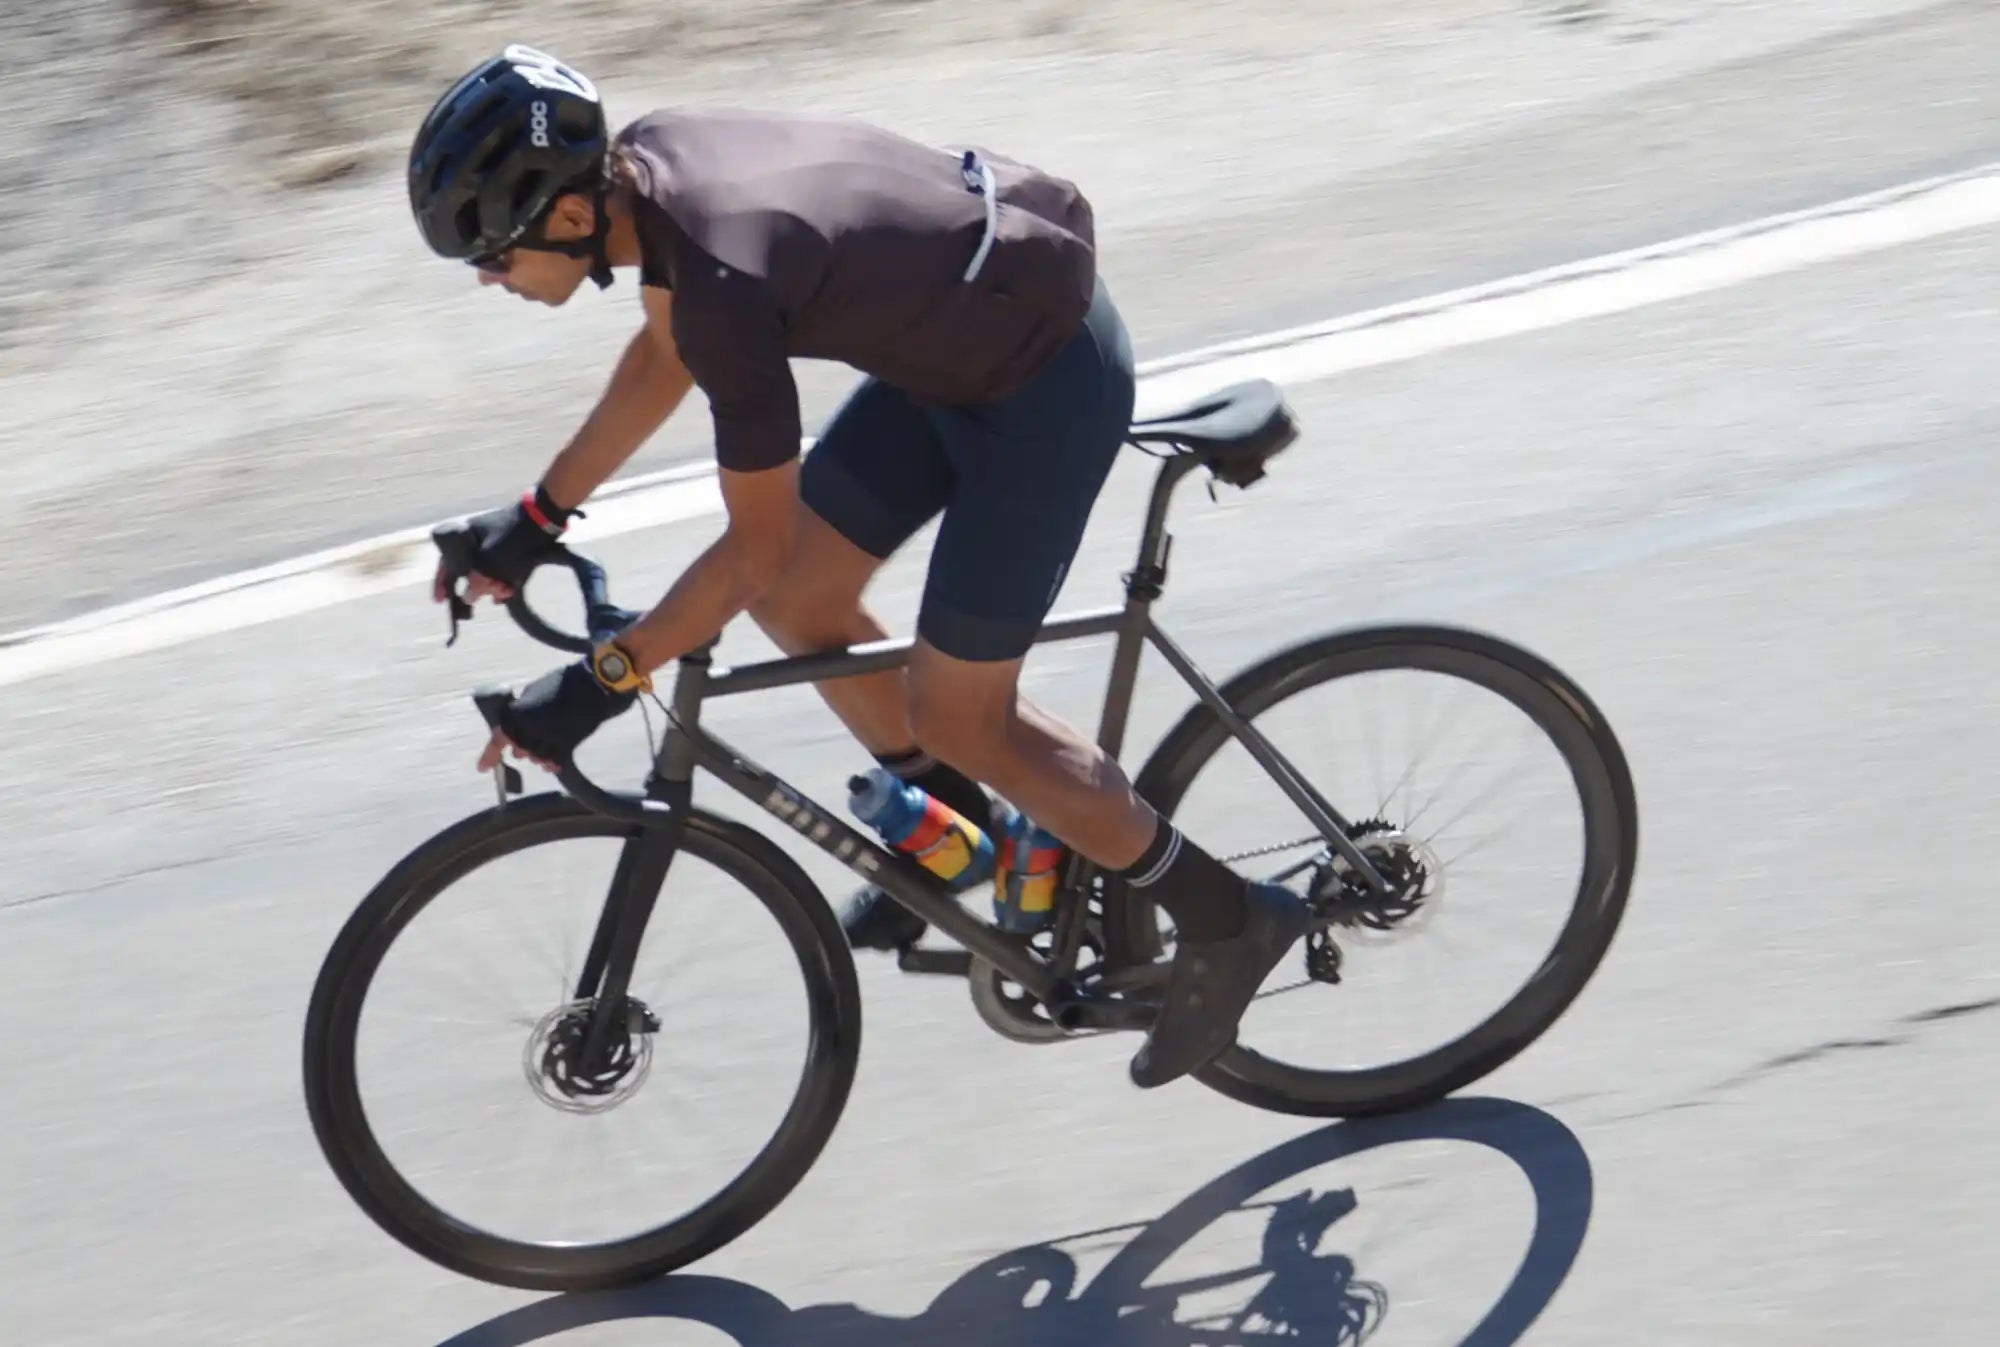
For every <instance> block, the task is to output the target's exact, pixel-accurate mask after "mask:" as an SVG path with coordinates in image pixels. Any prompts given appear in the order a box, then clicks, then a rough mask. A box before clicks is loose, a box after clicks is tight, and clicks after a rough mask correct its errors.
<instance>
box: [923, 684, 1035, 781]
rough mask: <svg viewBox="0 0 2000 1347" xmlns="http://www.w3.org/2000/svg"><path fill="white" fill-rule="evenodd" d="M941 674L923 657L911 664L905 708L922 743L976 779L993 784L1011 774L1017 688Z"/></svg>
mask: <svg viewBox="0 0 2000 1347" xmlns="http://www.w3.org/2000/svg"><path fill="white" fill-rule="evenodd" d="M936 672H937V671H936V670H934V669H930V668H927V667H925V665H924V663H923V662H922V661H918V662H916V663H914V664H913V665H912V667H911V677H910V682H909V701H908V704H907V706H906V707H905V710H906V711H907V713H908V715H909V720H910V729H911V731H912V732H913V733H914V734H915V735H916V740H917V742H918V743H919V744H920V745H922V746H923V749H924V751H925V752H926V753H929V754H930V755H931V756H932V757H934V758H938V759H941V760H943V761H945V762H948V763H950V764H951V765H952V766H953V767H956V768H957V769H958V770H959V771H961V772H964V773H965V774H966V775H967V776H970V777H972V778H974V779H975V780H979V781H985V782H988V783H991V782H994V781H996V780H998V779H999V778H1001V777H1003V776H1005V775H1006V765H1007V763H1008V761H1009V760H1010V758H1011V757H1012V755H1013V752H1014V747H1013V741H1012V736H1011V733H1010V731H1011V724H1010V722H1011V721H1012V718H1013V707H1014V693H1013V688H1012V687H1011V686H1007V687H1004V688H1003V687H990V688H989V687H982V686H978V685H976V684H973V685H968V682H967V681H966V680H952V679H947V678H941V677H938V676H936Z"/></svg>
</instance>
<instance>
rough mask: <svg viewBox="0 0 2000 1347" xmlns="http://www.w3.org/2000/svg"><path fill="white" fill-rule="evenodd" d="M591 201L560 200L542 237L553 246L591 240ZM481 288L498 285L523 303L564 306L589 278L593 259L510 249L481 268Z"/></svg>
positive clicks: (483, 264)
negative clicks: (521, 299) (518, 297)
mask: <svg viewBox="0 0 2000 1347" xmlns="http://www.w3.org/2000/svg"><path fill="white" fill-rule="evenodd" d="M592 220H593V217H592V215H591V209H590V201H589V199H588V198H586V197H582V196H578V195H573V194H572V195H569V196H563V197H559V198H557V200H556V203H555V205H554V206H552V207H551V208H550V210H549V214H548V217H547V218H546V219H545V220H544V221H543V222H542V225H541V228H540V233H541V235H542V237H544V238H546V239H548V240H549V241H550V242H552V243H573V242H576V241H577V240H579V239H586V238H589V237H590V227H591V224H592ZM478 271H479V283H480V284H481V285H498V286H502V287H504V288H505V289H506V290H507V291H508V292H509V293H511V294H516V295H519V296H520V297H521V298H523V299H531V300H534V301H535V302H536V303H538V304H547V305H548V306H550V307H551V308H554V307H557V306H559V305H562V304H565V303H567V302H568V301H569V297H570V296H571V295H573V294H575V293H576V288H577V287H578V286H579V285H582V284H583V280H584V277H586V276H588V275H589V274H590V259H589V258H587V257H565V256H563V255H562V254H561V253H553V252H548V251H546V250H543V249H540V248H509V249H508V250H507V251H506V252H504V253H501V254H500V255H499V256H498V257H495V258H491V259H489V260H486V261H485V262H483V263H482V264H480V265H479V267H478Z"/></svg>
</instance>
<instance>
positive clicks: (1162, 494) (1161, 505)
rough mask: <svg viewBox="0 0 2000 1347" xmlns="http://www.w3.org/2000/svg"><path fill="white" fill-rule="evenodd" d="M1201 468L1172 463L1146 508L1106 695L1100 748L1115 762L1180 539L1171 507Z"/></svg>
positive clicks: (1164, 467)
mask: <svg viewBox="0 0 2000 1347" xmlns="http://www.w3.org/2000/svg"><path fill="white" fill-rule="evenodd" d="M1194 467H1195V460H1194V459H1192V458H1188V457H1175V458H1171V459H1168V460H1167V461H1166V462H1165V463H1163V464H1161V465H1160V471H1159V474H1158V475H1157V476H1156V477H1155V478H1154V479H1153V494H1152V499H1151V500H1150V501H1149V502H1148V503H1147V506H1146V527H1145V531H1144V532H1143V533H1142V534H1141V536H1140V539H1139V559H1138V561H1137V563H1136V564H1135V565H1134V566H1133V567H1132V569H1131V570H1130V571H1127V572H1126V573H1125V617H1124V620H1123V621H1122V622H1121V623H1120V624H1119V627H1118V645H1117V648H1116V649H1115V650H1114V651H1113V653H1112V656H1111V679H1110V682H1109V683H1108V684H1107V685H1106V687H1105V691H1104V715H1103V717H1102V719H1101V720H1100V722H1099V725H1098V732H1097V746H1098V747H1099V748H1101V749H1103V750H1104V751H1105V753H1106V754H1108V755H1109V756H1110V757H1112V758H1114V759H1115V758H1117V757H1118V755H1119V754H1120V753H1122V752H1123V751H1124V749H1125V730H1126V726H1127V725H1128V724H1129V723H1130V720H1131V715H1132V693H1133V690H1134V688H1135V686H1136V685H1137V683H1138V678H1139V657H1140V656H1141V655H1142V654H1144V653H1145V647H1146V629H1147V625H1148V622H1149V618H1148V614H1149V613H1150V612H1151V610H1152V606H1153V600H1155V599H1157V598H1159V597H1160V594H1161V593H1162V591H1163V590H1164V589H1165V588H1166V583H1167V557H1168V554H1169V553H1171V552H1172V551H1173V544H1174V538H1173V535H1172V534H1171V533H1169V532H1167V506H1168V504H1169V502H1170V501H1171V499H1172V497H1173V494H1174V488H1175V487H1176V486H1178V485H1179V484H1180V480H1181V478H1183V477H1185V476H1187V474H1188V473H1189V472H1190V471H1192V470H1193V469H1194Z"/></svg>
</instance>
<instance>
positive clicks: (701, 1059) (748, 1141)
mask: <svg viewBox="0 0 2000 1347" xmlns="http://www.w3.org/2000/svg"><path fill="white" fill-rule="evenodd" d="M648 836H649V835H648V834H647V833H646V831H645V830H643V829H641V828H639V827H637V826H635V825H632V824H629V823H624V822H621V821H617V820H613V819H608V818H605V817H604V816H602V815H598V814H595V813H592V812H590V811H589V810H587V809H586V808H584V807H583V806H582V805H579V804H577V803H576V802H575V801H573V800H571V799H569V798H568V797H567V796H564V795H560V794H551V795H541V796H536V797H533V798H530V799H526V800H521V801H517V802H515V803H512V804H509V805H507V806H505V807H504V808H497V809H493V810H489V811H487V812H485V813H483V814H479V815H475V816H474V817H472V818H470V819H467V820H466V821H465V822H463V823H460V824H458V825H455V826H454V827H451V828H448V829H446V830H445V831H444V832H442V833H440V834H439V835H438V836H436V837H434V838H433V839H431V840H430V841H428V842H426V843H425V844H424V845H422V846H420V847H419V848H417V850H416V851H414V852H413V853H411V855H410V856H409V857H407V858H406V859H405V860H404V861H403V862H402V863H401V864H400V865H398V866H397V867H396V868H395V869H394V870H393V871H391V872H390V874H389V875H388V876H386V877H385V878H384V879H383V880H382V882H381V883H380V884H378V885H377V886H376V888H375V890H374V891H373V892H372V893H370V894H369V895H368V896H367V898H366V899H364V900H363V901H362V903H361V905H360V906H359V907H358V908H357V909H356V910H355V912H354V914H353V915H352V917H350V918H349V919H348V921H347V924H346V925H345V927H344V928H343V929H342V930H341V932H340V934H339V937H338V938H337V939H336V940H335V942H334V944H333V947H332V949H331V950H330V952H329V953H328V955H327V957H326V960H325V962H324V964H323V966H322V968H321V970H320V974H319V979H318V982H317V984H316V985H315V987H314V989H313V995H312V1002H311V1007H310V1009H309V1011H308V1014H307V1018H306V1032H305V1045H304V1069H305V1094H306V1105H307V1110H308V1112H309V1114H310V1115H311V1118H312V1123H313V1130H314V1132H315V1134H316V1135H317V1137H318V1139H319V1144H320V1147H321V1150H322V1151H323V1152H324V1154H325V1156H326V1159H327V1162H328V1164H329V1165H330V1166H331V1167H332V1169H333V1172H334V1174H335V1175H336V1176H337V1177H338V1178H339V1180H340V1182H341V1184H342V1185H343V1186H344V1187H345V1188H346V1189H347V1192H348V1193H349V1195H350V1196H352V1197H353V1199H354V1200H355V1202H356V1203H357V1204H358V1205H359V1206H360V1207H361V1209H362V1210H363V1211H364V1212H366V1213H367V1214H368V1215H369V1216H370V1217H371V1218H373V1219H374V1220H375V1222H376V1223H377V1224H379V1225H380V1226H381V1227H382V1228H383V1229H384V1230H386V1231H387V1232H388V1233H389V1234H390V1235H392V1236H394V1237H395V1238H396V1239H398V1240H400V1241H401V1242H402V1243H403V1244H405V1245H407V1246H408V1247H409V1248H411V1249H412V1250H414V1251H416V1252H417V1253H418V1254H421V1255H422V1256H423V1257H425V1258H428V1259H430V1260H431V1261H433V1262H435V1263H438V1264H439V1265H441V1266H443V1267H446V1268H449V1269H451V1270H453V1271H455V1272H459V1273H461V1274H464V1275H466V1276H470V1277H475V1278H478V1279H480V1280H482V1281H489V1282H494V1283H497V1284H500V1285H504V1286H515V1287H523V1288H527V1289H533V1290H555V1291H576V1290H587V1289H595V1288H601V1287H607V1286H615V1285H619V1284H622V1283H627V1282H632V1281H638V1280H642V1279H646V1278H650V1277H655V1276H658V1275H660V1274H661V1273H664V1272H668V1271H670V1270H672V1269H674V1268H678V1267H681V1266H684V1265H685V1264H687V1263H690V1262H692V1261H694V1260H696V1259H698V1258H701V1257H703V1256H704V1255H706V1254H708V1253H710V1252H712V1251H714V1250H715V1249H718V1248H720V1247H722V1246H723V1245H724V1244H727V1243H728V1242H729V1241H731V1240H733V1239H735V1238H736V1237H737V1236H739V1235H741V1234H743V1233H744V1232H745V1231H747V1230H748V1229H750V1228H751V1227H752V1226H753V1225H755V1224H756V1223H757V1222H758V1221H759V1220H761V1219H762V1218H763V1217H764V1216H765V1215H767V1214H768V1213H769V1212H770V1211H771V1210H772V1209H773V1208H774V1207H776V1206H777V1205H778V1203H779V1202H780V1201H782V1200H783V1199H784V1198H785V1196H786V1195H787V1194H789V1193H790V1192H791V1190H792V1189H793V1188H794V1187H795V1186H796V1185H797V1184H798V1182H799V1181H800V1180H801V1179H802V1178H804V1177H805V1174H806V1171H807V1170H808V1169H810V1168H811V1166H812V1164H813V1162H814V1161H815V1160H816V1159H817V1158H818V1156H819V1154H820V1152H821V1150H822V1148H823V1147H824V1146H825V1144H826V1142H827V1140H828V1138H829V1137H830V1136H831V1134H832V1132H833V1129H834V1125H835V1122H836V1120H837V1119H838V1118H839V1116H840V1113H841V1111H842V1109H843V1107H844V1106H845V1104H846V1100H847V1096H848V1092H849V1089H850V1086H851V1085H852V1082H853V1078H854V1073H855V1066H856V1062H857V1058H858V1054H859V1051H860V1023H861V999H860V991H859V987H858V985H857V983H856V980H855V973H854V962H853V958H852V956H851V955H850V954H849V952H848V949H847V944H846V942H845V941H844V940H843V939H842V938H841V934H840V929H839V927H838V925H837V924H836V923H835V922H834V919H833V916H832V913H831V912H830V911H829V910H828V908H827V905H826V903H825V901H824V900H823V898H822V896H821V895H820V893H819V891H818V890H817V889H816V888H815V887H814V886H813V884H812V882H811V880H810V879H808V878H807V877H806V875H805V873H804V872H803V871H802V870H800V869H799V867H798V866H797V865H796V864H795V863H794V862H793V861H792V860H791V859H790V858H789V857H787V856H786V855H785V854H784V853H783V852H782V851H780V850H778V848H777V847H775V846H774V845H772V844H771V843H770V841H769V840H768V839H765V838H763V837H761V836H759V835H758V834H757V833H755V832H752V831H751V830H749V829H747V828H745V827H743V826H741V825H739V824H735V823H731V822H728V821H725V820H722V819H719V818H715V817H713V816H711V815H706V814H702V813H701V812H699V811H694V812H692V813H691V814H690V816H689V818H688V820H687V826H686V828H685V830H684V832H683V833H682V836H681V840H680V843H679V847H678V850H677V851H676V852H675V854H674V856H673V859H672V863H671V867H670V868H669V870H668V872H667V877H666V880H665V882H664V884H663V885H660V886H659V891H658V895H657V902H656V905H655V906H654V909H653V911H652V914H651V916H650V918H649V919H648V921H647V924H646V928H645V935H644V939H643V941H642V943H641V944H640V946H639V951H638V958H637V962H636V964H635V966H634V968H633V972H632V977H631V981H630V985H629V997H630V1001H629V1004H628V1008H629V1014H627V1015H625V1016H624V1017H623V1018H622V1019H621V1021H620V1024H619V1027H618V1028H617V1029H616V1030H615V1032H614V1037H615V1039H616V1042H614V1043H613V1044H612V1045H611V1051H610V1053H609V1055H608V1056H601V1055H586V1054H585V1053H583V1052H582V1051H580V1044H581V1040H582V1035H583V1033H584V1030H585V1026H587V1025H588V1024H589V1023H590V1016H589V1013H588V1012H589V1009H590V1004H591V1003H590V1001H589V999H588V998H584V999H579V998H578V992H579V990H580V987H579V976H580V972H581V969H582V967H583V965H584V963H585V962H586V960H587V957H588V951H589V949H590V946H591V943H592V938H593V935H594V933H595V931H596V928H597V924H598V916H599V913H600V912H601V911H602V910H603V909H604V906H605V903H606V897H607V895H608V894H609V893H610V892H611V891H612V888H613V886H614V883H615V884H627V883H628V880H627V879H626V876H627V875H628V874H629V873H632V872H633V871H634V869H635V867H633V866H632V865H631V862H630V857H631V856H632V855H633V854H634V852H633V849H634V848H637V847H640V846H642V845H643V844H644V843H645V842H646V840H647V839H648ZM652 837H653V839H654V844H655V845H657V834H653V835H652ZM621 862H624V864H621ZM643 868H644V867H636V869H641V870H642V869H643ZM653 873H654V874H657V873H658V872H657V870H654V871H653ZM746 896H747V897H748V898H749V899H750V900H751V901H744V899H745V897H746ZM585 1060H587V1061H589V1062H592V1063H594V1064H595V1065H594V1066H593V1067H592V1068H590V1069H588V1070H579V1069H578V1068H577V1063H578V1062H580V1061H585Z"/></svg>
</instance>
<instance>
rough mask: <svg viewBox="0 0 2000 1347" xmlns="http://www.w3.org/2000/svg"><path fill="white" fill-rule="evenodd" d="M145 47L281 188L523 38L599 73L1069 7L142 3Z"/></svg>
mask: <svg viewBox="0 0 2000 1347" xmlns="http://www.w3.org/2000/svg"><path fill="white" fill-rule="evenodd" d="M132 3H133V4H134V7H135V10H136V12H137V14H138V16H139V19H140V31H139V37H140V40H141V41H142V42H144V43H146V44H148V45H150V46H153V47H154V48H155V49H156V50H157V51H159V52H160V53H161V54H162V56H163V57H164V58H165V59H166V60H167V62H168V66H169V69H174V68H175V67H178V69H177V70H175V73H174V77H175V78H177V79H179V80H182V81H184V82H185V84H186V85H187V87H189V88H194V87H200V88H203V89H206V90H209V91H219V92H221V93H223V94H224V95H225V96H227V97H228V98H229V99H231V100H232V101H233V102H234V103H236V104H237V105H238V106H239V108H240V109H241V110H242V112H243V114H244V119H243V120H244V136H245V138H246V139H247V140H248V141H249V142H250V143H252V144H253V145H255V146H256V147H257V148H259V149H260V150H262V151H264V152H266V153H269V154H272V155H275V156H278V157H280V158H281V159H282V160H283V161H284V163H285V167H284V168H282V169H281V170H280V171H279V172H278V173H277V174H276V175H275V176H276V177H277V178H278V180H279V181H282V182H286V183H290V184H293V185H306V184H310V183H313V182H323V181H327V180H329V179H332V178H335V177H339V176H342V175H344V174H345V173H347V172H350V171H353V170H354V169H356V168H359V167H362V166H364V165H366V164H369V163H371V162H372V161H375V160H377V159H379V158H381V157H382V156H383V155H384V154H385V153H392V152H394V151H395V150H397V149H399V148H400V142H401V139H402V137H404V136H406V135H407V134H408V133H409V129H410V127H411V126H412V125H413V119H414V118H415V117H416V116H417V115H419V114H420V113H421V110H422V107H423V105H424V104H425V103H426V102H427V100H428V97H429V96H430V95H432V94H434V93H435V92H437V91H438V90H440V89H442V88H443V87H444V84H445V83H446V82H448V81H449V80H450V79H451V78H452V77H454V76H455V75H456V74H458V73H459V72H460V71H462V70H464V69H466V68H467V67H468V66H469V65H470V64H471V63H472V62H474V61H476V60H477V59H479V58H480V57H481V56H483V55H486V54H488V53H490V52H493V51H496V50H498V49H499V47H500V46H501V45H503V44H504V43H506V42H509V41H523V42H528V43H530V44H532V45H536V46H541V47H543V48H545V49H547V50H550V51H554V52H556V53H558V54H559V55H561V56H563V57H564V58H565V59H567V60H573V61H576V62H578V63H579V64H582V65H584V66H586V67H587V68H588V69H590V70H591V71H592V72H593V73H594V74H597V75H599V76H603V77H615V76H619V75H624V74H627V73H630V72H633V71H635V70H636V71H642V72H644V73H646V74H648V75H650V76H652V77H654V78H657V79H658V80H659V82H662V83H666V82H670V81H671V79H672V75H673V71H674V69H675V67H676V65H677V64H680V65H686V64H688V63H692V62H698V61H702V60H705V59H706V60H712V59H714V58H717V57H774V58H778V59H806V58H817V59H838V58H841V57H843V56H845V57H848V58H854V57H865V56H866V55H867V54H870V53H873V54H877V55H879V54H882V53H884V52H887V51H892V50H894V51H911V50H922V49H924V48H925V47H927V46H930V45H933V44H940V43H943V42H946V41H963V40H966V39H967V38H968V37H971V38H974V39H979V38H984V37H1025V38H1029V39H1033V38H1039V37H1046V36H1052V35H1054V34H1056V33H1059V32H1062V31H1064V30H1065V29H1067V28H1070V27H1071V26H1072V24H1071V21H1070V20H1068V19H1067V18H1066V16H1067V15H1068V14H1070V13H1072V12H1073V10H1074V6H1073V5H1071V4H1068V3H1059V2H1054V0H570V3H565V4H562V5H560V6H557V5H535V4H528V3H518V2H514V0H458V2H457V3H454V2H453V0H338V2H337V3H330V2H329V0H132Z"/></svg>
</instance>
